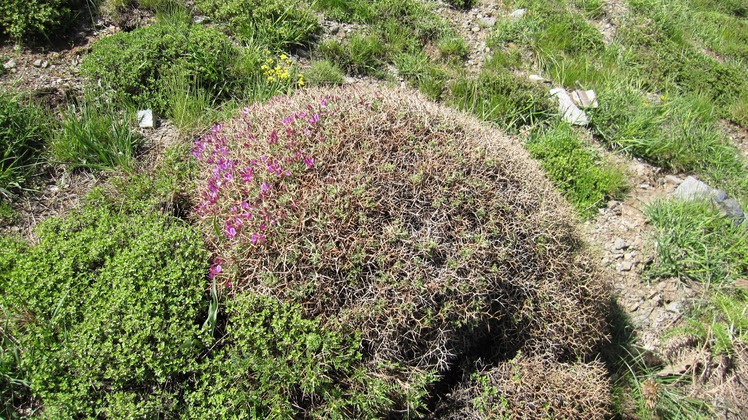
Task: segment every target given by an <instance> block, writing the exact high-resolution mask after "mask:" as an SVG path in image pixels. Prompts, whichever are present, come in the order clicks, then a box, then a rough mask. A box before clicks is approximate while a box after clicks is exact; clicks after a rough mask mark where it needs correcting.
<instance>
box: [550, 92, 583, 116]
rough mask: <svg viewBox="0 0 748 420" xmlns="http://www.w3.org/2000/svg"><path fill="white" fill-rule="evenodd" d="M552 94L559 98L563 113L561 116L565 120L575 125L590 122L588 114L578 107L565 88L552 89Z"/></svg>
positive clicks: (559, 106)
mask: <svg viewBox="0 0 748 420" xmlns="http://www.w3.org/2000/svg"><path fill="white" fill-rule="evenodd" d="M551 96H555V97H556V98H558V111H559V112H560V113H561V118H563V120H564V121H566V122H568V123H569V124H573V125H587V124H589V122H590V120H589V118H587V114H585V113H584V111H582V110H581V109H579V108H577V106H576V105H575V104H574V101H573V100H572V99H571V97H570V96H569V94H568V93H566V90H564V88H555V89H551Z"/></svg>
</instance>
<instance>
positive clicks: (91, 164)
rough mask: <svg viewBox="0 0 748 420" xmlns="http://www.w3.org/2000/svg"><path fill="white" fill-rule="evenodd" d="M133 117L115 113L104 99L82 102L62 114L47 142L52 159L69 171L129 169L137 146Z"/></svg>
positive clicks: (137, 139) (128, 113) (90, 98)
mask: <svg viewBox="0 0 748 420" xmlns="http://www.w3.org/2000/svg"><path fill="white" fill-rule="evenodd" d="M134 114H135V113H134V112H133V111H125V112H117V111H116V109H114V107H113V106H112V105H111V104H107V103H106V99H104V98H94V97H89V98H86V99H83V100H82V101H81V102H80V104H78V105H77V106H71V107H70V108H69V109H68V110H67V111H66V112H64V113H63V115H62V124H61V128H60V130H59V131H58V133H57V134H56V137H54V138H53V139H52V141H51V142H50V153H51V155H52V157H53V159H54V160H55V161H56V162H58V163H63V164H65V165H67V166H69V167H71V168H87V169H97V170H111V169H115V168H123V169H132V167H133V165H134V164H135V153H136V151H137V147H138V145H139V143H140V137H139V135H138V134H136V133H135V132H134V131H133V127H134V126H135V125H136V121H135V115H134Z"/></svg>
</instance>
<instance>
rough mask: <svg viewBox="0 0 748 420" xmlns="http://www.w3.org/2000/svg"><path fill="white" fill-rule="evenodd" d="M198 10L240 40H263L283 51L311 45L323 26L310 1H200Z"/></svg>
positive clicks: (197, 2) (197, 4) (196, 3)
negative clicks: (310, 5) (308, 2)
mask: <svg viewBox="0 0 748 420" xmlns="http://www.w3.org/2000/svg"><path fill="white" fill-rule="evenodd" d="M195 5H196V7H197V9H198V10H199V11H200V12H201V13H203V14H206V15H208V16H210V17H211V18H212V19H213V21H215V22H216V23H219V24H224V25H226V27H227V28H228V30H229V32H230V33H232V34H233V35H235V36H236V37H237V38H239V39H262V40H263V41H264V42H265V43H266V44H268V45H272V46H273V47H275V48H278V49H281V50H286V51H289V50H293V49H296V48H299V47H305V46H308V45H309V44H310V43H311V42H312V40H313V39H314V37H315V35H316V34H317V33H318V32H319V30H320V26H319V22H318V21H317V18H316V16H315V15H314V14H313V13H312V11H311V9H310V8H309V6H308V4H307V2H305V1H302V0H292V1H289V2H280V1H275V0H230V1H218V0H198V1H196V2H195Z"/></svg>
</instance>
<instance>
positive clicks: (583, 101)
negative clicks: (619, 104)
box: [571, 89, 600, 109]
mask: <svg viewBox="0 0 748 420" xmlns="http://www.w3.org/2000/svg"><path fill="white" fill-rule="evenodd" d="M571 99H572V100H573V101H574V103H575V104H576V105H577V106H578V107H580V108H583V109H586V108H597V107H599V106H600V105H599V104H598V103H597V95H595V91H594V90H582V89H577V90H575V91H574V92H571Z"/></svg>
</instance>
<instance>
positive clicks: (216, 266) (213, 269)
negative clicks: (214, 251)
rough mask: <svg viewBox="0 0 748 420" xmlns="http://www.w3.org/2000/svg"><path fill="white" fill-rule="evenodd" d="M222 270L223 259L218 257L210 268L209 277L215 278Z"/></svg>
mask: <svg viewBox="0 0 748 420" xmlns="http://www.w3.org/2000/svg"><path fill="white" fill-rule="evenodd" d="M221 271H223V268H221V260H219V259H218V258H216V259H215V260H213V265H211V266H210V270H209V271H208V277H209V278H210V279H211V280H213V278H215V276H216V275H217V274H220V273H221Z"/></svg>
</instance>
